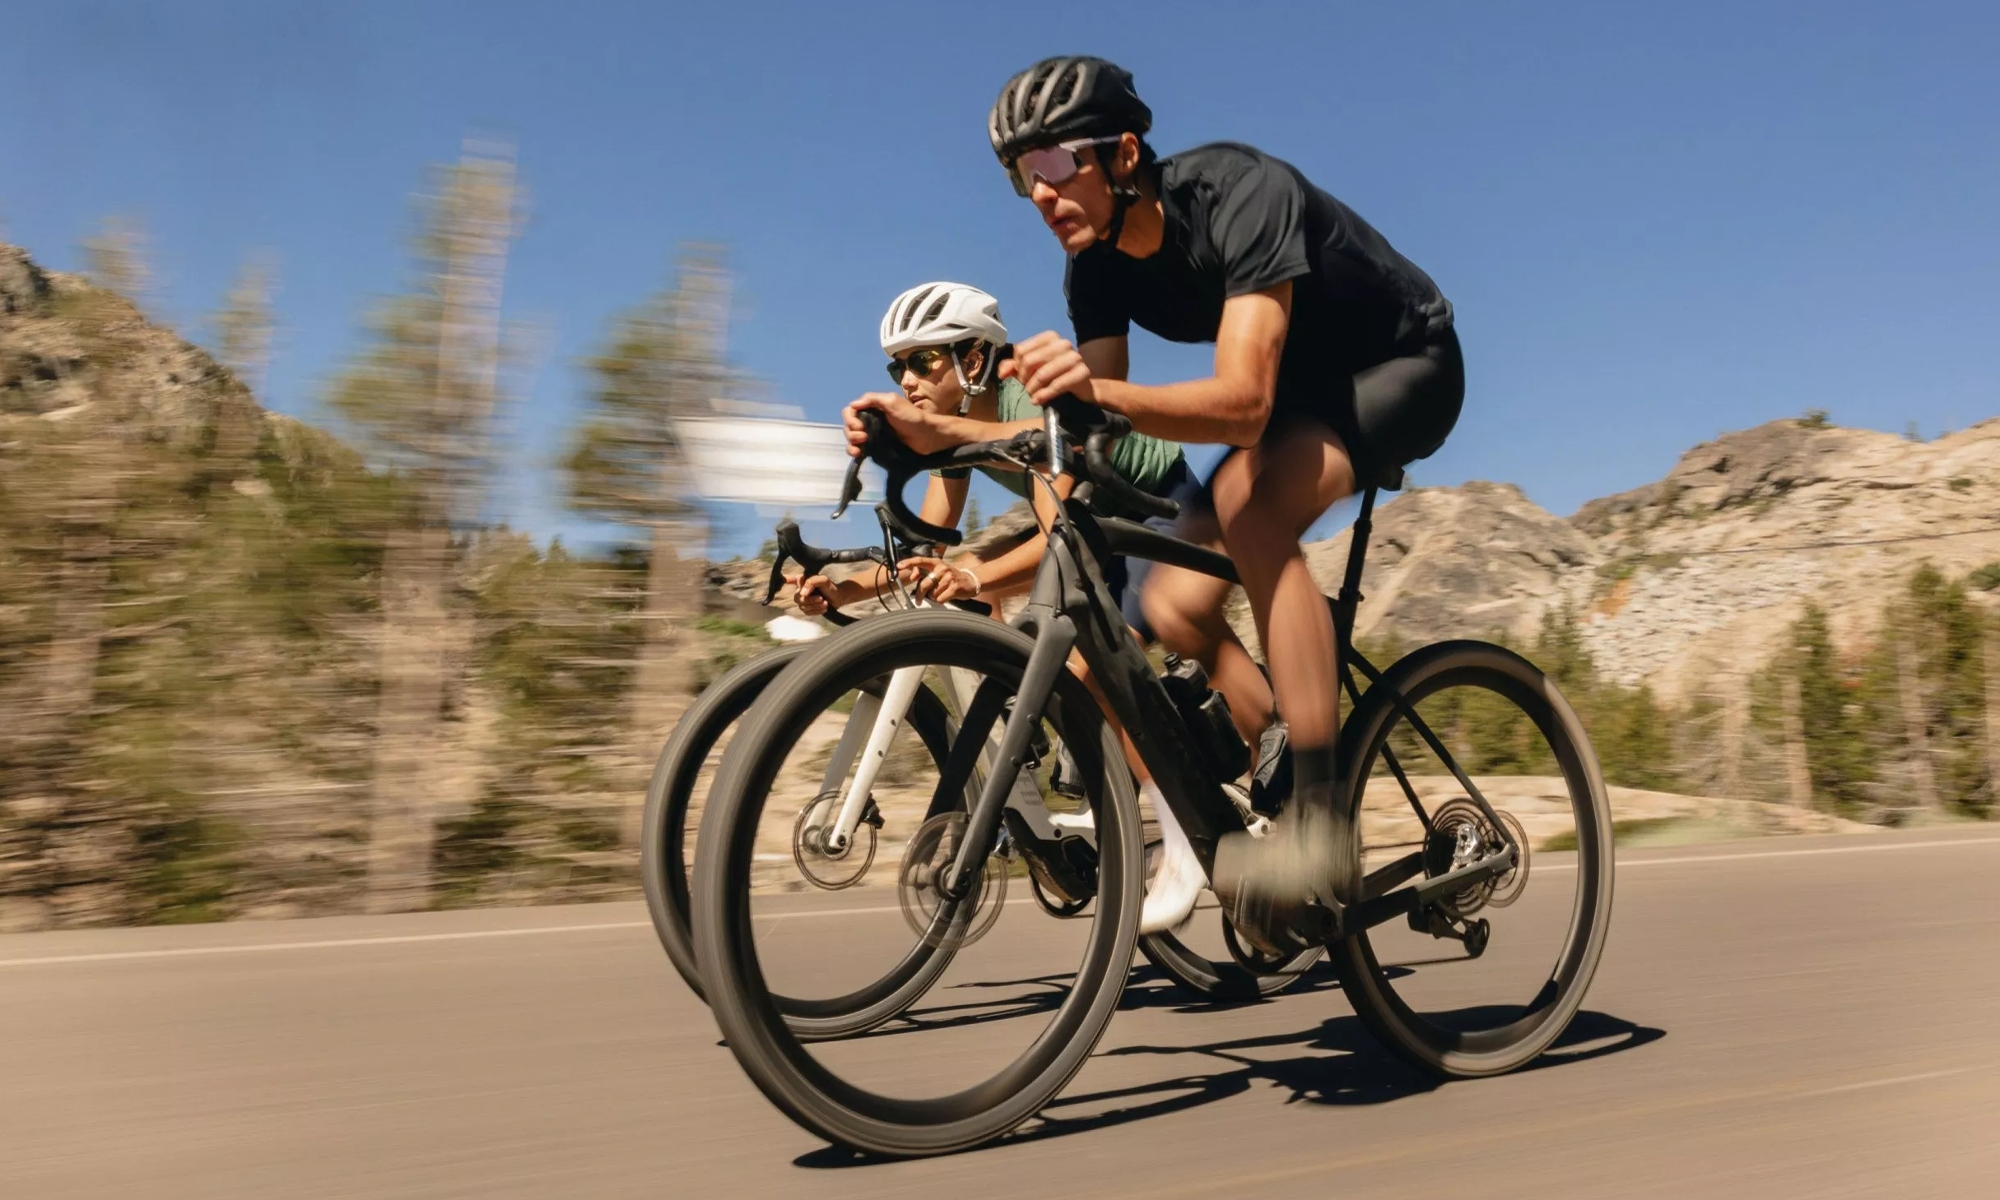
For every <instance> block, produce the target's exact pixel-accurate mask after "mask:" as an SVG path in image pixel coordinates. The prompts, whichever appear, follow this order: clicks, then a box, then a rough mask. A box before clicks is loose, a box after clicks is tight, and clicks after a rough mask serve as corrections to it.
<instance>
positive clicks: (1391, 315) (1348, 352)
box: [850, 56, 1465, 952]
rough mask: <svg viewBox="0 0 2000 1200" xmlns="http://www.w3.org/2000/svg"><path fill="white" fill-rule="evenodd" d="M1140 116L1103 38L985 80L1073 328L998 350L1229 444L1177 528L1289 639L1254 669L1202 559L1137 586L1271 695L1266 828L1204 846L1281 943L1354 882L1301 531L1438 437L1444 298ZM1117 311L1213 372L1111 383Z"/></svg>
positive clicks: (1446, 403)
mask: <svg viewBox="0 0 2000 1200" xmlns="http://www.w3.org/2000/svg"><path fill="white" fill-rule="evenodd" d="M1151 127H1152V111H1151V110H1150V109H1149V108H1148V107H1147V106H1146V104H1145V102H1144V101H1142V100H1140V98H1139V96H1138V94H1137V92H1136V91H1134V89H1133V85H1132V76H1131V75H1130V73H1128V72H1126V71H1125V70H1123V69H1121V68H1120V67H1118V66H1116V65H1114V64H1112V63H1109V62H1106V61H1104V60H1103V59H1098V58H1090V57H1083V56H1064V57H1058V58H1051V59H1046V60H1044V61H1042V62H1039V63H1036V64H1035V65H1034V66H1032V67H1030V68H1028V69H1027V70H1025V71H1023V72H1021V73H1020V74H1018V75H1016V76H1014V77H1013V78H1012V79H1010V80H1009V81H1008V82H1007V85H1006V86H1005V87H1004V88H1003V89H1002V90H1001V93H1000V97H999V99H998V100H997V101H996V102H995V104H994V106H993V110H992V112H991V114H990V116H989V119H988V135H989V138H990V140H991V142H992V147H993V151H994V153H995V154H996V155H997V156H998V158H999V159H1000V163H1001V165H1002V166H1003V167H1004V168H1005V169H1006V171H1007V173H1008V176H1009V178H1010V179H1011V180H1012V182H1013V185H1014V189H1015V191H1016V192H1017V193H1019V194H1020V195H1021V196H1023V197H1025V198H1027V199H1029V200H1031V201H1033V203H1034V205H1035V207H1036V209H1037V210H1039V212H1040V214H1041V217H1042V220H1043V222H1044V224H1046V225H1047V226H1048V228H1049V230H1050V231H1051V232H1052V233H1054V234H1055V236H1056V240H1057V241H1058V242H1060V243H1061V244H1062V247H1063V250H1064V253H1065V254H1067V255H1068V257H1069V265H1068V271H1067V275H1066V278H1065V281H1064V290H1065V292H1066V294H1067V296H1068V300H1069V311H1070V319H1071V322H1072V324H1073V326H1074V332H1075V342H1074V343H1072V342H1071V341H1069V340H1068V339H1065V338H1063V337H1061V336H1060V335H1058V334H1056V333H1054V332H1048V333H1042V334H1037V335H1036V336H1034V337H1032V338H1028V339H1026V340H1025V341H1023V342H1022V343H1020V345H1019V346H1018V347H1017V348H1016V351H1015V356H1014V359H1013V361H1012V363H1011V364H1010V365H1009V368H1008V371H1009V374H1010V375H1011V377H1012V378H1014V379H1018V380H1019V381H1021V382H1022V383H1023V384H1024V385H1025V386H1026V387H1027V390H1028V393H1029V398H1030V399H1031V400H1033V401H1034V402H1035V403H1036V404H1038V405H1039V404H1047V403H1048V402H1050V401H1052V400H1054V399H1055V398H1057V397H1058V396H1061V395H1063V394H1065V393H1068V394H1073V395H1075V396H1077V397H1079V398H1080V399H1083V400H1085V401H1088V402H1090V403H1092V404H1095V405H1098V406H1099V407H1101V408H1105V409H1108V410H1110V411H1112V412H1117V413H1122V414H1124V415H1125V416H1126V417H1128V418H1129V419H1130V420H1131V422H1132V424H1133V426H1134V428H1136V429H1139V430H1141V431H1144V432H1147V433H1151V434H1154V435H1155V436H1158V437H1163V438H1172V439H1175V440H1177V441H1185V442H1207V443H1223V444H1226V445H1229V446H1231V447H1234V449H1232V450H1231V452H1230V453H1229V455H1228V457H1226V458H1225V459H1224V460H1223V461H1222V463H1221V464H1220V465H1219V466H1218V467H1217V468H1216V469H1215V471H1214V472H1213V474H1212V475H1211V476H1210V477H1209V479H1208V481H1207V482H1206V483H1205V484H1204V485H1203V486H1202V487H1201V488H1199V489H1196V490H1195V491H1194V492H1193V494H1191V495H1188V496H1184V497H1180V499H1182V500H1183V508H1184V515H1183V519H1182V522H1181V525H1180V528H1179V533H1180V536H1182V537H1184V538H1187V539H1189V540H1192V541H1197V542H1202V543H1205V544H1208V545H1211V546H1215V547H1217V548H1219V549H1223V550H1226V552H1227V553H1228V554H1229V556H1230V557H1231V558H1232V559H1234V560H1235V563H1236V569H1237V571H1238V573H1239V575H1240V576H1241V578H1242V581H1243V586H1244V590H1245V591H1246V592H1247V593H1248V595H1249V599H1250V607H1251V611H1252V613H1253V614H1254V616H1255V618H1256V622H1257V632H1258V636H1259V638H1260V640H1261V641H1262V643H1263V645H1264V646H1265V647H1266V648H1267V650H1269V649H1271V648H1274V647H1282V648H1283V650H1284V652H1283V653H1282V654H1279V653H1271V654H1270V655H1269V663H1270V680H1269V683H1268V684H1267V683H1266V680H1265V677H1264V676H1263V674H1262V673H1261V672H1259V671H1258V670H1257V668H1256V665H1255V663H1254V662H1253V660H1252V659H1251V658H1250V656H1249V655H1248V654H1247V653H1246V652H1245V650H1244V648H1243V646H1242V645H1241V644H1240V643H1239V642H1238V641H1237V640H1236V638H1235V636H1234V635H1233V634H1232V633H1231V632H1230V630H1229V626H1228V624H1227V623H1226V622H1225V621H1224V620H1223V616H1222V608H1223V602H1224V600H1225V599H1226V597H1227V587H1226V585H1225V584H1223V583H1221V582H1220V581H1218V580H1214V579H1209V578H1205V577H1202V576H1199V575H1196V574H1194V573H1193V572H1189V571H1185V570H1181V569H1179V568H1174V567H1168V566H1161V567H1158V568H1156V569H1155V570H1154V571H1153V572H1152V573H1151V575H1150V577H1149V578H1148V580H1147V586H1146V589H1145V598H1144V603H1143V606H1142V608H1143V612H1144V613H1145V615H1146V616H1147V617H1148V618H1149V619H1150V623H1151V625H1152V627H1153V628H1154V629H1155V630H1156V631H1157V633H1158V636H1159V638H1160V640H1161V641H1162V642H1163V643H1165V644H1166V645H1167V646H1168V647H1169V648H1171V649H1173V650H1174V651H1176V652H1177V653H1179V654H1181V655H1182V656H1183V657H1187V658H1194V659H1197V660H1199V661H1200V662H1201V663H1202V664H1203V666H1205V667H1206V668H1207V669H1208V671H1209V675H1210V678H1211V679H1212V680H1213V681H1214V682H1215V684H1216V686H1217V687H1219V688H1220V689H1221V690H1222V691H1223V693H1224V694H1225V695H1226V696H1228V698H1229V700H1230V704H1231V707H1232V709H1233V710H1235V711H1237V712H1242V713H1263V712H1268V711H1270V708H1271V701H1272V699H1273V695H1272V694H1273V692H1275V701H1276V710H1277V712H1278V713H1279V714H1280V715H1282V716H1283V717H1284V719H1285V721H1286V722H1287V723H1288V725H1289V727H1290V737H1291V747H1292V751H1291V752H1292V755H1293V780H1294V783H1293V799H1292V800H1291V802H1289V803H1288V804H1287V805H1286V806H1285V809H1284V811H1283V813H1282V814H1281V816H1280V818H1279V828H1278V829H1277V830H1276V831H1275V833H1274V835H1273V836H1269V837H1265V838H1262V839H1258V840H1255V841H1252V840H1250V839H1247V838H1245V837H1244V836H1243V835H1240V834H1237V835H1231V837H1229V838H1226V839H1224V842H1223V844H1222V845H1221V846H1220V847H1218V851H1217V855H1216V860H1215V876H1216V877H1215V885H1216V889H1217V892H1218V894H1219V895H1222V896H1223V897H1224V898H1225V901H1226V902H1227V903H1229V905H1230V907H1231V912H1232V916H1233V918H1234V920H1235V923H1236V925H1237V927H1238V928H1239V929H1240V930H1241V931H1242V932H1243V933H1244V934H1245V935H1246V936H1249V937H1250V938H1251V939H1252V940H1254V941H1257V942H1258V943H1259V944H1261V945H1263V946H1264V947H1265V948H1266V949H1269V950H1276V951H1280V952H1282V951H1285V950H1289V949H1291V948H1294V947H1297V946H1299V945H1302V944H1305V943H1306V942H1309V941H1311V940H1313V937H1312V935H1311V933H1310V930H1311V929H1313V928H1316V927H1317V928H1323V927H1324V922H1323V920H1322V919H1321V917H1320V915H1319V914H1316V913H1314V912H1312V911H1310V910H1312V909H1313V908H1315V907H1319V908H1336V907H1338V906H1339V905H1340V904H1343V903H1351V902H1353V901H1354V900H1355V899H1356V898H1357V897H1358V894H1359V891H1360V865H1359V857H1358V853H1356V851H1355V846H1356V841H1355V837H1354V830H1353V829H1352V828H1351V826H1350V823H1349V822H1348V819H1347V817H1346V815H1345V814H1343V813H1340V812H1338V811H1336V806H1335V805H1334V803H1333V797H1334V782H1335V774H1334V761H1333V747H1334V736H1335V730H1336V725H1337V722H1338V715H1337V694H1336V686H1335V678H1334V676H1335V666H1334V631H1333V622H1332V619H1331V617H1330V615H1329V614H1328V611H1327V605H1326V600H1325V597H1324V596H1323V595H1322V594H1321V593H1320V590H1319V587H1318V585H1317V584H1315V583H1314V582H1313V579H1312V576H1311V574H1310V573H1309V572H1308V571H1307V569H1306V562H1305V557H1304V555H1303V554H1302V553H1301V551H1300V547H1299V539H1300V538H1301V537H1302V536H1304V534H1305V532H1306V530H1307V529H1308V528H1309V527H1310V526H1311V525H1312V524H1313V522H1314V521H1316V520H1318V519H1319V517H1320V516H1321V515H1322V514H1323V513H1325V512H1326V510H1327V509H1328V508H1330V507H1331V506H1332V505H1333V504H1334V503H1335V502H1336V501H1338V500H1340V499H1341V498H1343V497H1345V496H1348V495H1351V494H1353V493H1354V492H1355V491H1356V490H1357V488H1358V486H1359V485H1361V484H1364V483H1366V482H1369V481H1371V480H1374V479H1377V478H1380V477H1381V476H1382V475H1383V474H1385V473H1387V472H1389V471H1390V470H1392V469H1394V468H1397V467H1400V466H1402V465H1404V464H1406V463H1409V462H1411V461H1413V460H1415V459H1419V458H1424V457H1427V456H1429V455H1430V454H1431V453H1432V452H1434V451H1435V450H1436V449H1437V448H1438V447H1439V446H1440V445H1441V444H1442V443H1443V442H1444V439H1445V437H1446V435H1448V434H1449V433H1450V432H1451V429H1452V426H1453V425H1454V424H1455V423H1456V421H1457V419H1458V412H1459V406H1460V403H1461V401H1462V399H1463V396H1464V390H1465V378H1464V364H1463V361H1462V360H1461V358H1460V355H1459V346H1458V338H1457V335H1456V333H1455V332H1454V328H1453V315H1452V308H1451V304H1450V302H1449V301H1447V300H1446V299H1445V298H1444V295H1443V294H1442V293H1441V292H1440V291H1439V290H1438V287H1437V285H1436V284H1435V283H1433V282H1432V281H1431V279H1430V277H1429V276H1428V275H1426V274H1424V272H1423V271H1421V270H1419V269H1418V268H1417V267H1416V265H1415V264H1413V263H1411V262H1410V261H1409V260H1408V259H1406V258H1404V257H1403V256H1402V255H1401V254H1399V253H1397V252H1396V250H1395V249H1394V248H1393V247H1391V246H1390V244H1389V242H1388V241H1387V239H1385V238H1383V237H1382V235H1381V234H1379V233H1377V232H1376V231H1375V229H1374V228H1373V227H1372V226H1370V225H1369V224H1368V223H1367V222H1365V221H1363V220H1362V219H1361V218H1360V217H1359V216H1358V215H1356V214H1355V212H1354V211H1353V210H1352V209H1350V208H1348V207H1347V206H1346V205H1344V204H1342V203H1341V202H1340V201H1338V200H1336V199H1334V198H1333V197H1332V196H1330V195H1328V194H1327V193H1326V192H1324V191H1322V190H1320V189H1319V188H1318V187H1316V186H1314V185H1313V183H1312V182H1311V181H1309V180H1307V179H1306V178H1305V177H1304V176H1303V175H1301V174H1300V173H1299V171H1298V170H1297V169H1296V168H1294V167H1292V166H1291V165H1289V164H1287V163H1285V162H1282V161H1280V160H1279V159H1276V158H1272V157H1270V156H1269V155H1266V154H1264V153H1263V152H1261V151H1259V150H1256V149H1253V148H1251V147H1249V146H1244V145H1238V144H1233V143H1218V144H1213V145H1207V146H1199V147H1196V148H1195V149H1192V150H1188V151H1185V152H1183V153H1180V154H1176V155H1172V156H1170V157H1167V158H1158V157H1156V156H1155V154H1154V152H1153V149H1152V147H1151V146H1149V145H1148V144H1147V143H1146V140H1145V135H1146V134H1147V133H1148V131H1149V130H1150V129H1151ZM1135 322H1136V323H1137V324H1138V325H1140V326H1141V327H1142V328H1145V329H1147V330H1149V331H1151V332H1153V333H1155V334H1157V335H1159V336H1161V337H1164V338H1167V339H1168V340H1170V341H1178V342H1209V343H1213V344H1214V345H1215V369H1214V373H1213V374H1212V375H1211V376H1210V377H1208V378H1205V379H1197V380H1191V381H1188V382H1185V383H1174V384H1166V385H1160V386H1141V385H1137V384H1133V383H1130V382H1127V374H1128V367H1129V359H1128V348H1127V344H1126V335H1127V332H1128V330H1129V328H1130V326H1131V325H1132V324H1133V323H1135ZM890 415H891V419H892V421H893V419H894V416H895V414H893V413H892V414H890ZM897 432H898V433H899V434H903V435H904V436H905V438H906V440H907V439H908V436H909V435H908V433H906V432H905V430H904V429H903V428H902V427H901V424H900V423H899V424H898V425H897ZM851 437H852V430H850V438H851ZM945 444H947V445H948V444H950V443H949V442H947V443H945Z"/></svg>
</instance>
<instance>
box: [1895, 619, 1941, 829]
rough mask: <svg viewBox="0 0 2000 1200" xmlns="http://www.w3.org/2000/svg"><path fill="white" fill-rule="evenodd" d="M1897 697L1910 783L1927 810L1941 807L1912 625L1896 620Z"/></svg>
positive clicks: (1917, 798) (1920, 803) (1919, 801)
mask: <svg viewBox="0 0 2000 1200" xmlns="http://www.w3.org/2000/svg"><path fill="white" fill-rule="evenodd" d="M1894 624H1895V633H1894V641H1895V652H1896V694H1897V698H1898V700H1899V701H1900V702H1901V706H1902V710H1903V736H1904V738H1905V739H1906V740H1907V741H1908V743H1909V752H1910V783H1911V787H1912V790H1914V791H1915V792H1916V800H1917V803H1918V804H1919V805H1921V806H1922V807H1924V808H1926V809H1933V810H1934V809H1936V808H1937V807H1938V790H1937V776H1936V774H1935V773H1934V772H1933V771H1932V769H1931V753H1930V739H1929V738H1928V737H1927V736H1926V735H1925V732H1924V698H1923V681H1922V680H1921V679H1919V678H1918V676H1917V651H1916V647H1915V646H1914V645H1913V644H1912V643H1911V640H1910V630H1909V625H1908V622H1906V621H1896V622H1894Z"/></svg>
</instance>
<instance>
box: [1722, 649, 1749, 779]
mask: <svg viewBox="0 0 2000 1200" xmlns="http://www.w3.org/2000/svg"><path fill="white" fill-rule="evenodd" d="M1722 682H1723V689H1724V691H1723V696H1722V794H1723V795H1724V796H1727V797H1729V798H1730V799H1732V800H1740V799H1742V798H1743V752H1744V746H1743V743H1744V735H1745V733H1746V731H1747V729H1748V727H1749V724H1750V681H1749V680H1748V679H1746V678H1744V677H1742V676H1740V675H1727V676H1724V677H1723V681H1722Z"/></svg>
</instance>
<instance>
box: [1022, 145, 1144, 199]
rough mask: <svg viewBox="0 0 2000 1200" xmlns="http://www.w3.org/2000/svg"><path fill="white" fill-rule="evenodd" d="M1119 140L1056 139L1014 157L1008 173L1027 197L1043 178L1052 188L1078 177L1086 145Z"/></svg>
mask: <svg viewBox="0 0 2000 1200" xmlns="http://www.w3.org/2000/svg"><path fill="white" fill-rule="evenodd" d="M1116 141H1118V139H1117V138H1115V137H1095V138H1078V139H1076V140H1075V141H1072V142H1057V143H1056V144H1055V145H1053V146H1043V147H1041V148H1039V149H1035V150H1023V151H1022V152H1021V154H1020V157H1018V158H1016V159H1015V160H1014V167H1013V170H1011V171H1009V172H1008V175H1009V177H1011V178H1012V179H1013V181H1014V191H1015V193H1016V194H1017V195H1021V196H1026V195H1028V194H1030V193H1032V192H1033V191H1034V190H1035V181H1036V180H1040V181H1041V182H1043V183H1046V184H1048V185H1049V186H1050V187H1061V186H1062V185H1063V184H1065V183H1068V182H1069V181H1070V180H1072V179H1075V178H1076V173H1077V172H1078V171H1081V170H1082V169H1083V155H1082V153H1081V151H1082V150H1083V148H1084V147H1086V146H1102V145H1105V144H1107V143H1110V142H1116Z"/></svg>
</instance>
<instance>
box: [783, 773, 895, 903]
mask: <svg viewBox="0 0 2000 1200" xmlns="http://www.w3.org/2000/svg"><path fill="white" fill-rule="evenodd" d="M840 804H841V795H840V793H839V792H821V793H820V794H819V795H818V796H815V797H813V798H812V799H811V800H808V801H807V802H806V805H805V807H804V808H801V809H800V810H799V819H798V820H796V821H794V822H792V861H793V862H795V863H797V864H798V867H799V874H800V875H803V876H804V877H805V880H806V882H807V883H810V884H812V885H813V886H814V887H816V888H819V889H821V890H822V891H828V892H837V891H840V890H841V889H842V888H850V887H853V886H854V885H855V884H857V883H859V882H861V877H862V876H863V875H866V874H867V873H868V868H869V867H871V866H873V865H874V863H875V826H874V825H873V824H871V823H869V822H867V821H857V822H856V823H855V826H854V833H853V835H852V836H851V837H849V838H848V839H847V845H846V846H844V847H842V848H841V849H840V850H839V851H838V852H834V851H830V850H828V849H827V835H828V834H829V833H831V832H832V830H833V823H834V822H835V821H836V820H838V819H839V817H840Z"/></svg>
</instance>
